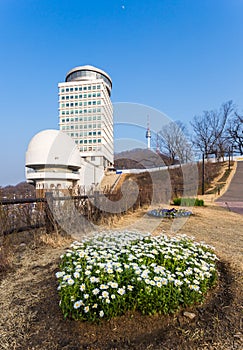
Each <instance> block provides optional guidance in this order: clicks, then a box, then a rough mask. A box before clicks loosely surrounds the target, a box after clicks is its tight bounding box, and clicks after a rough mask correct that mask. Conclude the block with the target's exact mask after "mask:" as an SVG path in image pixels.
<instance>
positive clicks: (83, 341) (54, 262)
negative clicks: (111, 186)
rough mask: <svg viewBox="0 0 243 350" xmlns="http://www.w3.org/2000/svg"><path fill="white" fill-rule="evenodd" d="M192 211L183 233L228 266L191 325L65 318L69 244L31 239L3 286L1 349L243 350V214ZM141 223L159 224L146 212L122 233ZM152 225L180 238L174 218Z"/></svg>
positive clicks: (19, 248)
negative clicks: (64, 268) (61, 295)
mask: <svg viewBox="0 0 243 350" xmlns="http://www.w3.org/2000/svg"><path fill="white" fill-rule="evenodd" d="M193 211H194V215H193V216H192V217H190V218H189V219H188V220H186V222H185V223H184V225H183V226H181V228H180V229H179V230H178V231H177V233H185V234H187V235H190V236H194V237H195V239H196V240H197V241H202V240H203V241H204V242H206V243H208V244H210V245H214V246H215V248H216V254H217V255H218V256H219V257H220V259H221V260H222V263H221V265H220V271H221V276H220V283H219V286H218V287H217V288H216V289H215V290H214V291H213V293H212V294H211V296H210V297H209V298H208V299H207V302H206V303H205V305H202V306H197V307H196V308H195V309H193V310H191V311H193V312H194V313H195V315H196V317H195V319H194V320H189V319H186V318H185V317H183V313H182V312H181V313H179V314H177V315H175V316H166V317H165V316H163V317H162V316H161V317H150V316H148V317H141V316H139V315H133V317H120V318H118V319H115V320H112V321H109V322H104V323H102V324H101V325H99V326H95V325H88V324H83V323H80V322H75V321H71V320H66V321H65V320H63V317H62V314H61V312H60V309H59V306H58V295H57V291H56V287H57V284H56V280H55V272H56V271H57V269H58V262H59V256H60V254H61V253H62V252H63V251H64V250H65V248H66V247H68V246H69V241H68V240H62V239H60V241H59V242H58V244H54V245H53V244H52V246H50V242H48V238H47V239H46V238H45V239H43V238H42V236H41V234H40V237H39V236H38V237H35V236H33V235H32V234H31V233H29V237H28V239H27V238H26V237H24V236H23V235H22V236H21V235H20V236H19V237H21V238H18V241H17V242H14V244H15V257H14V261H15V266H14V270H13V271H12V272H11V273H8V274H7V275H6V276H5V278H3V279H2V280H1V283H0V310H1V316H0V349H3V350H4V349H8V350H10V349H11V350H60V349H64V350H81V349H87V350H88V349H89V350H94V349H97V350H98V349H99V350H104V349H106V350H108V349H110V350H111V349H113V350H115V349H117V350H124V349H134V350H136V349H141V350H145V349H152V350H155V349H156V350H159V349H163V350H169V349H173V350H174V349H176V350H177V349H185V350H186V349H188V350H198V349H201V350H206V349H207V350H231V349H232V350H233V349H234V350H240V349H241V341H242V333H241V332H242V329H241V327H242V290H243V282H242V269H243V257H242V250H243V216H242V215H239V214H236V213H233V212H229V211H227V210H225V209H224V208H221V207H217V206H213V205H210V206H207V207H202V208H199V207H198V208H194V210H193ZM141 218H144V220H143V221H142V222H143V224H144V223H145V222H147V226H148V227H151V221H153V220H156V219H151V218H150V217H148V216H146V215H145V211H140V212H137V213H134V214H132V215H128V216H127V217H124V218H123V219H122V220H121V221H120V222H119V223H118V224H117V225H116V228H117V229H121V228H130V227H131V228H135V226H136V225H137V226H138V227H141ZM139 219H140V220H139ZM139 225H140V226H139ZM152 226H153V227H155V226H156V229H155V230H154V233H157V232H161V231H162V230H165V231H166V232H167V233H168V234H173V232H172V230H171V228H172V223H171V221H169V220H164V221H160V220H159V222H158V221H157V222H156V224H155V223H153V225H152ZM143 229H144V230H146V227H145V226H143ZM44 241H45V243H43V242H44ZM40 242H42V243H41V244H40ZM54 243H55V242H54Z"/></svg>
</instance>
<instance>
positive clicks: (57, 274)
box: [56, 271, 65, 278]
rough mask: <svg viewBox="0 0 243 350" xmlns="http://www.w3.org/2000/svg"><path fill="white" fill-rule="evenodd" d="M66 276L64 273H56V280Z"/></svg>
mask: <svg viewBox="0 0 243 350" xmlns="http://www.w3.org/2000/svg"><path fill="white" fill-rule="evenodd" d="M64 275H65V273H64V272H63V271H58V272H56V278H60V277H63V276H64Z"/></svg>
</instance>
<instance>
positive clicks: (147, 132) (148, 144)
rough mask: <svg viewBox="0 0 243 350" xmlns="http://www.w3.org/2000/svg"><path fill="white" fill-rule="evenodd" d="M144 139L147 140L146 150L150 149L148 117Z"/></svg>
mask: <svg viewBox="0 0 243 350" xmlns="http://www.w3.org/2000/svg"><path fill="white" fill-rule="evenodd" d="M146 139H147V148H148V149H150V140H151V131H150V127H149V116H148V121H147V131H146Z"/></svg>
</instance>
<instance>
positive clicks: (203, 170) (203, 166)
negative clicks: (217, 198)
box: [202, 153, 205, 195]
mask: <svg viewBox="0 0 243 350" xmlns="http://www.w3.org/2000/svg"><path fill="white" fill-rule="evenodd" d="M204 156H205V155H204V153H203V154H202V195H204V187H205V183H204V173H205V162H204Z"/></svg>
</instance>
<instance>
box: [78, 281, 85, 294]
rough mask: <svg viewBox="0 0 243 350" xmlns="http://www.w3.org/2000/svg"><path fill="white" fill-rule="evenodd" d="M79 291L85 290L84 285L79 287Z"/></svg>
mask: <svg viewBox="0 0 243 350" xmlns="http://www.w3.org/2000/svg"><path fill="white" fill-rule="evenodd" d="M79 289H80V290H81V291H82V292H83V291H84V290H85V284H84V283H82V284H81V286H80V287H79Z"/></svg>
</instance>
